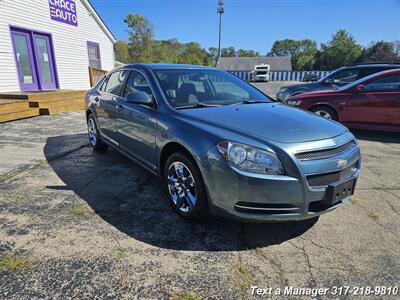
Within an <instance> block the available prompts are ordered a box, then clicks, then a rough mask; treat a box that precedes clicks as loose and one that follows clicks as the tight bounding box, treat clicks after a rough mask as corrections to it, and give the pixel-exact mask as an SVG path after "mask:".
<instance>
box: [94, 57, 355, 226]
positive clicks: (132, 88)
mask: <svg viewBox="0 0 400 300" xmlns="http://www.w3.org/2000/svg"><path fill="white" fill-rule="evenodd" d="M86 105H87V110H86V117H87V123H88V132H89V141H90V144H91V145H92V147H93V148H94V150H96V151H99V150H105V149H107V147H109V146H111V147H113V148H115V149H117V150H118V151H120V152H121V153H123V154H124V155H126V156H128V157H129V158H131V159H132V160H134V161H136V162H137V163H138V164H140V165H142V166H143V167H144V168H146V169H147V170H149V171H150V172H152V173H154V174H157V175H159V176H160V177H161V178H162V181H163V185H164V187H165V190H166V194H167V197H168V201H169V203H170V204H171V205H172V207H173V208H174V209H175V210H176V212H177V213H178V214H179V215H180V216H182V217H183V218H185V219H188V220H198V219H202V218H204V217H205V216H207V215H208V214H209V213H211V214H213V215H219V216H224V217H230V218H234V219H238V220H243V221H253V222H263V221H285V220H303V219H307V218H315V217H317V216H319V215H320V214H322V213H325V212H328V211H331V210H333V209H335V208H336V207H338V206H340V205H341V204H342V203H344V202H345V201H346V200H347V198H348V197H349V196H350V195H352V194H353V192H354V188H355V185H356V181H357V177H358V174H359V170H360V166H361V162H360V151H359V147H358V144H357V142H356V140H355V139H354V136H353V135H352V134H351V133H350V132H349V131H348V130H347V129H346V127H344V126H342V125H340V124H338V123H336V122H335V121H332V120H326V119H324V118H321V117H319V116H316V115H314V114H312V113H310V112H306V111H302V110H299V109H296V108H291V107H288V106H286V105H283V104H279V103H276V102H273V100H271V99H270V98H269V97H267V96H266V95H264V94H263V93H262V92H260V91H259V90H257V89H256V88H254V87H253V86H252V85H250V84H248V83H246V82H245V81H243V80H241V79H239V78H238V77H235V76H234V75H231V74H229V73H227V72H225V71H222V70H219V69H215V68H209V67H199V66H190V65H167V64H143V65H142V64H135V65H126V66H124V67H123V68H121V69H117V70H114V71H112V72H110V73H109V74H107V75H106V76H105V77H104V78H103V79H101V80H100V81H99V82H98V84H97V85H96V86H95V87H93V88H92V89H91V90H89V91H88V92H87V94H86Z"/></svg>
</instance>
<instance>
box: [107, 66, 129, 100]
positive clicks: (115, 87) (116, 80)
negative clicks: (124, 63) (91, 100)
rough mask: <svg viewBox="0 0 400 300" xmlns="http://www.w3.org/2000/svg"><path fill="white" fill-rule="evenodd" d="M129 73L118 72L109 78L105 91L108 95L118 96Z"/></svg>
mask: <svg viewBox="0 0 400 300" xmlns="http://www.w3.org/2000/svg"><path fill="white" fill-rule="evenodd" d="M127 73H128V72H127V71H126V70H125V71H117V72H114V73H112V74H111V75H110V76H109V77H108V81H107V85H106V87H105V91H106V92H107V93H110V94H113V95H116V96H118V95H119V93H120V91H121V87H122V83H123V82H124V79H125V77H126V75H127Z"/></svg>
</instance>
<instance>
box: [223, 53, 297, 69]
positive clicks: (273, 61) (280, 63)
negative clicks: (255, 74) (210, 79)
mask: <svg viewBox="0 0 400 300" xmlns="http://www.w3.org/2000/svg"><path fill="white" fill-rule="evenodd" d="M260 64H268V65H270V67H271V71H292V63H291V61H290V57H288V56H261V57H221V58H220V59H219V61H218V64H217V67H218V68H221V69H224V70H225V71H253V70H254V66H256V65H260Z"/></svg>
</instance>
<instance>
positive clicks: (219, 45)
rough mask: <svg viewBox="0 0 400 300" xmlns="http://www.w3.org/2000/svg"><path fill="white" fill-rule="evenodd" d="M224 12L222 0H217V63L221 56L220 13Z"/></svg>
mask: <svg viewBox="0 0 400 300" xmlns="http://www.w3.org/2000/svg"><path fill="white" fill-rule="evenodd" d="M224 12H225V7H224V0H218V8H217V14H219V37H218V58H217V63H218V61H219V58H220V57H221V33H222V15H223V14H224Z"/></svg>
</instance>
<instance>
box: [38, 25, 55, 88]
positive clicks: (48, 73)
mask: <svg viewBox="0 0 400 300" xmlns="http://www.w3.org/2000/svg"><path fill="white" fill-rule="evenodd" d="M33 41H34V45H35V52H36V62H37V65H38V71H39V72H38V75H39V83H40V86H41V89H42V90H51V89H55V88H57V87H56V78H55V77H56V76H55V70H54V61H53V55H52V51H51V41H50V37H49V36H47V35H43V34H37V33H34V34H33Z"/></svg>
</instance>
